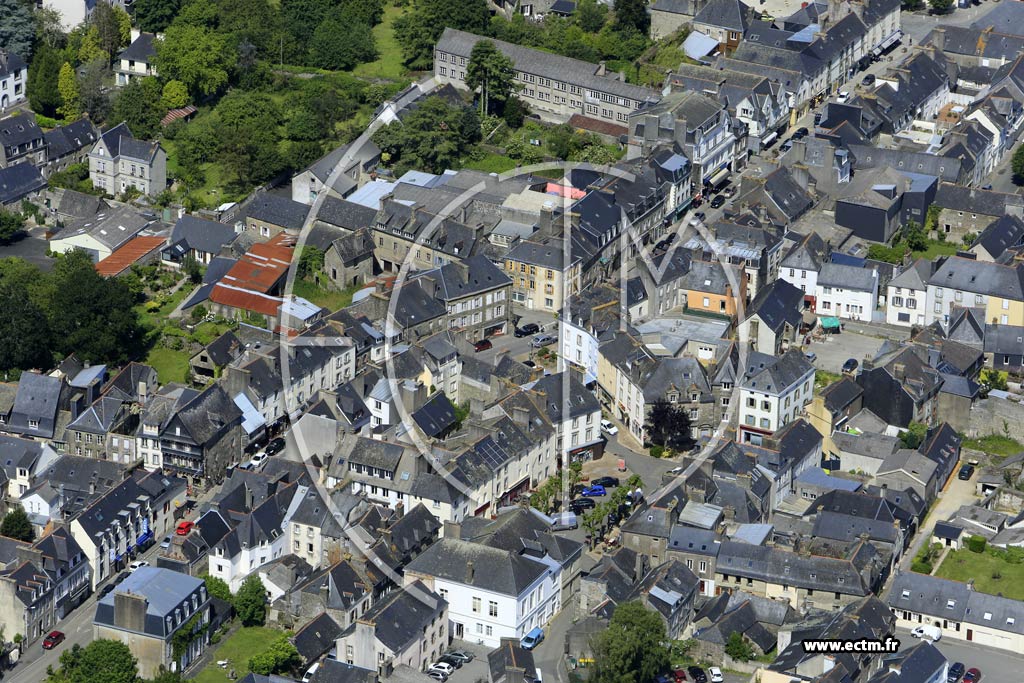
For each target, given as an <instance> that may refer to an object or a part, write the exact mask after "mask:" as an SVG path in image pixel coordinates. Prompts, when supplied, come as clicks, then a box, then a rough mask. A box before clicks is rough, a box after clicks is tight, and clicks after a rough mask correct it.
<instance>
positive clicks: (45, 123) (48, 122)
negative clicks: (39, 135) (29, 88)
mask: <svg viewBox="0 0 1024 683" xmlns="http://www.w3.org/2000/svg"><path fill="white" fill-rule="evenodd" d="M36 125H37V126H39V127H40V128H56V127H58V126H63V125H64V122H63V121H58V120H57V119H51V118H50V117H49V116H43V115H42V114H36Z"/></svg>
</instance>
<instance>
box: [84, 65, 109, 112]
mask: <svg viewBox="0 0 1024 683" xmlns="http://www.w3.org/2000/svg"><path fill="white" fill-rule="evenodd" d="M109 74H110V69H109V67H108V66H107V64H106V62H105V60H103V59H94V60H93V61H91V62H88V63H87V64H84V65H83V66H80V67H79V75H78V93H79V97H80V98H81V103H82V111H84V112H88V113H89V118H91V119H92V120H93V121H95V122H102V121H106V120H107V117H108V116H109V115H110V94H109V93H108V90H107V88H106V85H105V81H106V80H107V78H108V76H109Z"/></svg>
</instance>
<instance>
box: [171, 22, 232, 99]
mask: <svg viewBox="0 0 1024 683" xmlns="http://www.w3.org/2000/svg"><path fill="white" fill-rule="evenodd" d="M236 56H237V55H236V54H233V53H232V50H231V48H230V47H229V46H228V43H227V39H226V37H225V36H224V35H223V34H219V33H216V32H214V31H212V30H210V29H207V28H204V27H202V26H187V25H178V24H172V25H171V26H170V27H168V29H167V32H166V33H165V34H164V39H163V40H162V41H160V42H159V43H157V48H156V68H157V71H158V72H159V73H160V76H161V78H164V79H171V80H176V81H181V82H182V83H184V84H185V87H186V88H188V90H189V92H190V93H192V94H193V95H194V96H196V97H205V96H207V95H212V94H214V93H216V92H218V91H219V90H221V89H222V88H223V87H224V86H226V85H227V83H228V70H229V69H230V68H231V65H232V63H233V62H234V60H235V57H236Z"/></svg>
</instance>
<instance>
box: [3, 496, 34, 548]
mask: <svg viewBox="0 0 1024 683" xmlns="http://www.w3.org/2000/svg"><path fill="white" fill-rule="evenodd" d="M0 536H6V537H7V538H16V539H18V540H19V541H25V542H26V543H31V542H32V541H34V540H35V539H36V532H35V531H34V530H33V529H32V522H31V521H29V518H28V515H27V514H25V508H23V507H21V506H20V505H15V506H14V507H12V508H11V510H10V512H8V513H7V514H6V515H4V519H3V521H2V522H0Z"/></svg>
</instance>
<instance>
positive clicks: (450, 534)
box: [443, 522, 462, 541]
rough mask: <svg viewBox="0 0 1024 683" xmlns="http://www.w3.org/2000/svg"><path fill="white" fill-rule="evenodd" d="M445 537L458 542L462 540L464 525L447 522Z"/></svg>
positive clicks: (444, 530)
mask: <svg viewBox="0 0 1024 683" xmlns="http://www.w3.org/2000/svg"><path fill="white" fill-rule="evenodd" d="M443 535H444V537H445V538H451V539H454V540H456V541H459V540H462V525H461V524H459V523H458V522H445V523H444V529H443Z"/></svg>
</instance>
